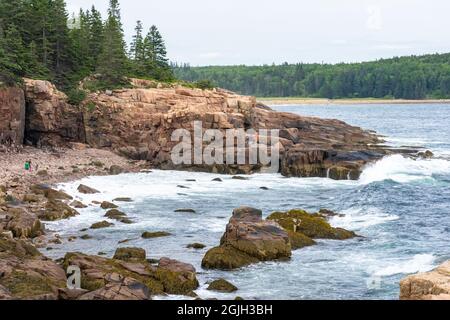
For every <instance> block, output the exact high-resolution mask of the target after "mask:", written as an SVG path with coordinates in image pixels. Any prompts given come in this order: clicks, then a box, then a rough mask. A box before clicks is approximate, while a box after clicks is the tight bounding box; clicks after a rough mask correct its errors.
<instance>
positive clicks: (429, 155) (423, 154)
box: [417, 150, 434, 159]
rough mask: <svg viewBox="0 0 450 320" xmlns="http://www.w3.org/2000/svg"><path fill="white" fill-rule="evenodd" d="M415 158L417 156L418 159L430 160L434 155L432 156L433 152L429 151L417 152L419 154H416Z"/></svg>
mask: <svg viewBox="0 0 450 320" xmlns="http://www.w3.org/2000/svg"><path fill="white" fill-rule="evenodd" d="M417 156H418V157H419V158H422V159H431V158H433V157H434V154H433V152H431V151H430V150H427V151H422V152H419V153H418V154H417Z"/></svg>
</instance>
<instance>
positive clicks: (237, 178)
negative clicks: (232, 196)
mask: <svg viewBox="0 0 450 320" xmlns="http://www.w3.org/2000/svg"><path fill="white" fill-rule="evenodd" d="M231 179H232V180H249V178H247V177H242V176H233V177H231Z"/></svg>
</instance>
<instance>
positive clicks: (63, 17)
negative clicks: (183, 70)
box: [0, 0, 173, 91]
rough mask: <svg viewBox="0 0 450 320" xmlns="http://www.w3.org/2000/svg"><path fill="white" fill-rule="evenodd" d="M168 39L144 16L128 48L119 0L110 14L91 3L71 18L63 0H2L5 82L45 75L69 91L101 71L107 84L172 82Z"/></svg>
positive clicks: (0, 47)
mask: <svg viewBox="0 0 450 320" xmlns="http://www.w3.org/2000/svg"><path fill="white" fill-rule="evenodd" d="M166 54H167V53H166V47H165V43H164V39H163V37H162V36H161V34H160V32H159V31H158V28H157V27H156V26H152V27H151V28H150V29H149V31H148V33H144V27H143V24H142V22H141V21H138V22H137V27H136V34H135V36H134V37H133V42H132V43H131V44H130V49H128V48H127V44H126V42H125V37H124V32H123V28H122V22H121V13H120V5H119V2H118V0H110V3H109V8H108V13H107V17H106V18H105V19H103V18H102V16H101V14H100V12H99V11H98V10H97V9H96V8H95V6H92V8H91V9H90V10H80V12H79V13H78V14H77V15H74V16H73V17H69V15H68V13H67V8H66V3H65V1H64V0H0V82H2V83H4V84H8V85H11V84H15V83H18V82H20V81H21V78H22V77H29V78H36V79H45V80H50V81H52V82H54V83H55V84H56V85H57V86H58V87H59V88H60V89H62V90H65V91H70V90H74V88H76V87H77V86H78V83H79V81H80V80H82V79H84V78H86V77H87V76H90V75H93V74H96V75H98V77H99V78H100V80H101V82H102V86H104V87H115V86H120V85H123V84H124V83H125V82H126V81H125V79H126V77H141V78H148V79H155V80H160V81H171V80H172V79H173V72H172V69H171V68H170V66H169V64H168V60H167V58H166Z"/></svg>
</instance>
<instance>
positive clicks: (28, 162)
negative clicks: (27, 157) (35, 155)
mask: <svg viewBox="0 0 450 320" xmlns="http://www.w3.org/2000/svg"><path fill="white" fill-rule="evenodd" d="M25 170H26V171H31V161H25Z"/></svg>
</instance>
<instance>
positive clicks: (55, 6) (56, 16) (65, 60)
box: [49, 0, 73, 86]
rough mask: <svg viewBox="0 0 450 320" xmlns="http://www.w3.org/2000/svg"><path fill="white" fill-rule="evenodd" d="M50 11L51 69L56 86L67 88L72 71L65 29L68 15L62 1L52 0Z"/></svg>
mask: <svg viewBox="0 0 450 320" xmlns="http://www.w3.org/2000/svg"><path fill="white" fill-rule="evenodd" d="M50 8H51V11H50V31H51V33H50V35H49V39H50V41H51V46H52V52H53V53H54V54H53V56H52V57H51V59H52V66H51V69H52V71H53V73H54V78H55V81H56V83H57V84H60V85H63V86H68V82H69V79H68V74H70V72H71V71H72V69H73V65H72V62H73V57H72V55H73V52H72V47H71V46H72V43H71V39H70V36H69V28H68V27H67V20H68V14H67V11H66V4H65V1H64V0H53V1H52V2H51V6H50Z"/></svg>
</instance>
